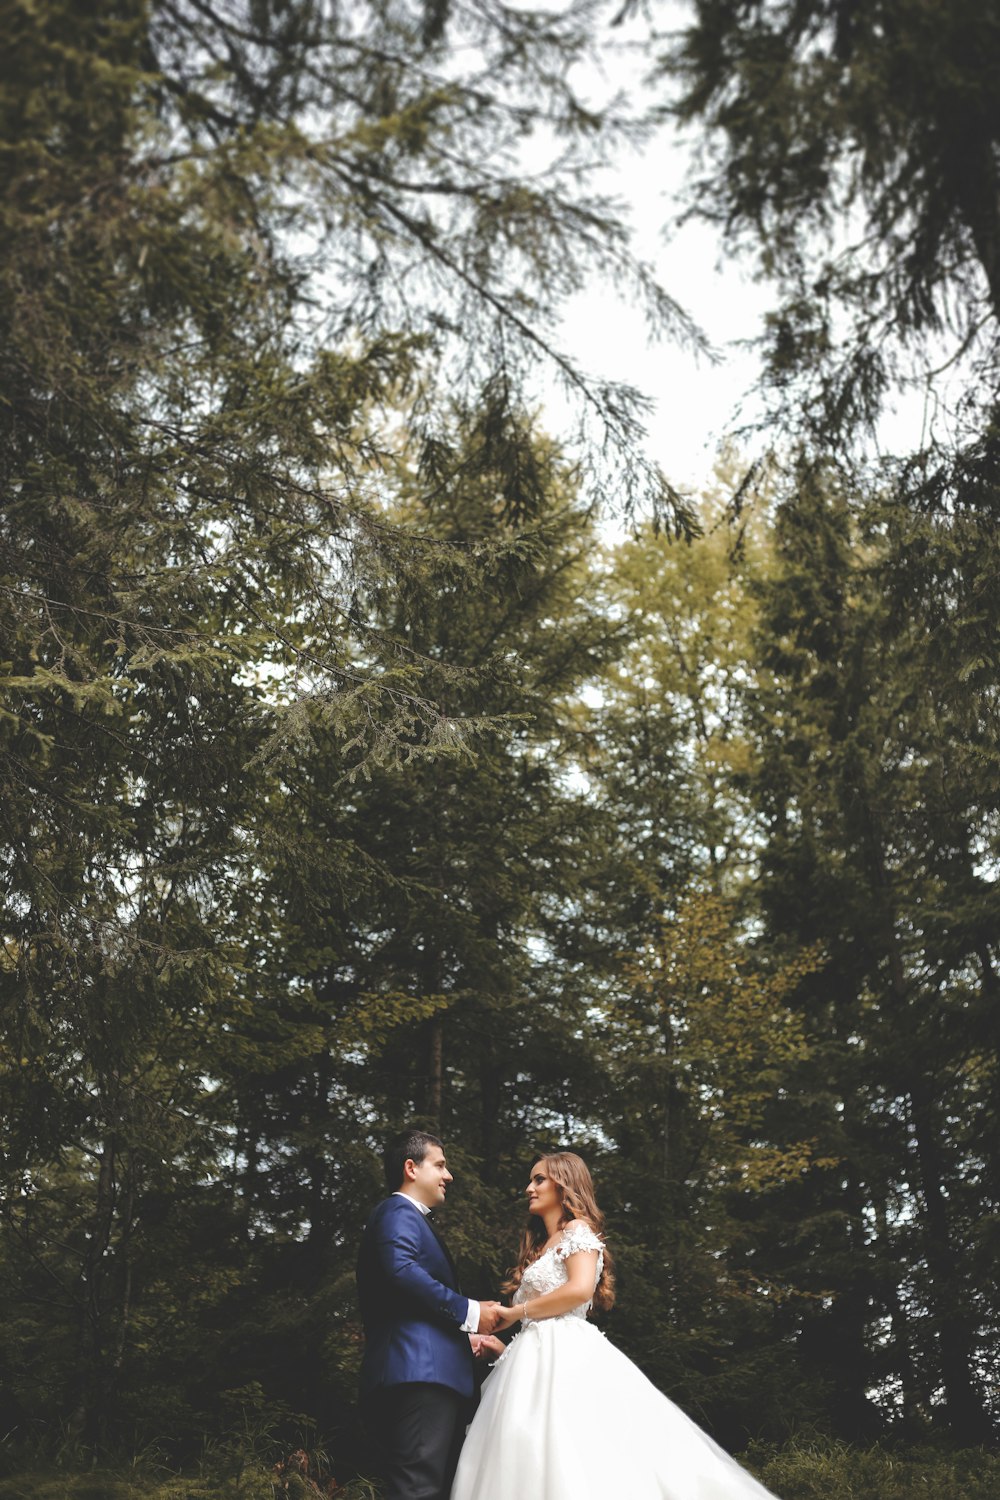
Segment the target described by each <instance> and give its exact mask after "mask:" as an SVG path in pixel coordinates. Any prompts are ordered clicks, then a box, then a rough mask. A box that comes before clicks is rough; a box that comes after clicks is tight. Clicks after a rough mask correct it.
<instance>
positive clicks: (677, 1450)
mask: <svg viewBox="0 0 1000 1500" xmlns="http://www.w3.org/2000/svg"><path fill="white" fill-rule="evenodd" d="M579 1250H597V1251H598V1252H600V1251H601V1241H600V1240H599V1239H598V1238H597V1236H596V1235H595V1234H594V1233H593V1231H592V1230H591V1229H590V1228H589V1226H588V1225H586V1224H583V1223H581V1221H580V1220H578V1219H574V1220H572V1221H571V1223H570V1224H569V1225H567V1227H566V1229H565V1230H564V1231H563V1236H562V1240H561V1241H560V1242H559V1243H558V1244H556V1245H553V1246H552V1247H550V1249H548V1250H546V1251H545V1252H544V1253H543V1254H542V1255H540V1256H539V1257H538V1259H537V1260H536V1261H532V1263H531V1265H529V1266H528V1267H527V1269H526V1270H525V1272H524V1277H523V1280H522V1281H521V1285H520V1286H519V1287H518V1289H517V1292H516V1293H515V1296H514V1301H515V1302H525V1301H528V1300H529V1299H530V1298H532V1297H538V1296H541V1294H542V1293H543V1292H551V1291H554V1290H555V1288H556V1287H558V1286H562V1285H563V1283H564V1282H565V1281H566V1280H567V1279H568V1273H567V1270H566V1261H567V1259H568V1258H569V1256H571V1255H573V1254H574V1253H575V1252H577V1251H579ZM602 1260H603V1257H602V1255H601V1254H600V1253H599V1254H598V1263H597V1276H598V1277H600V1274H601V1266H602ZM595 1286H596V1281H595ZM587 1307H589V1303H588V1304H587V1306H585V1307H577V1308H574V1309H573V1311H572V1312H568V1313H563V1314H562V1315H561V1316H560V1317H557V1318H543V1319H542V1320H541V1321H539V1322H536V1321H535V1320H534V1319H530V1318H526V1319H525V1321H524V1325H523V1329H522V1331H521V1332H520V1333H519V1334H518V1335H517V1337H516V1338H515V1339H514V1340H513V1342H512V1343H511V1344H510V1345H509V1346H508V1348H507V1349H506V1350H505V1351H504V1353H503V1354H502V1355H501V1356H500V1358H499V1359H498V1360H497V1363H496V1365H495V1366H494V1368H493V1369H492V1370H491V1372H490V1374H489V1375H488V1377H487V1379H486V1382H485V1384H484V1386H483V1393H482V1400H481V1402H480V1406H479V1410H478V1411H477V1413H476V1416H475V1420H474V1421H473V1423H472V1425H471V1427H470V1428H469V1432H468V1435H467V1437H466V1439H465V1445H464V1447H463V1448H462V1453H461V1457H460V1459H459V1464H458V1470H457V1473H456V1475H455V1483H454V1485H453V1487H452V1491H451V1500H619V1497H620V1500H773V1497H772V1496H771V1495H770V1491H769V1490H766V1489H765V1488H764V1486H763V1485H762V1484H760V1483H758V1481H757V1480H756V1479H754V1478H753V1476H752V1475H751V1474H748V1473H747V1471H746V1470H745V1469H743V1468H741V1467H740V1465H739V1464H738V1463H737V1462H736V1460H735V1459H733V1458H731V1457H730V1456H729V1454H728V1453H726V1452H725V1451H724V1449H722V1448H720V1447H719V1445H718V1443H715V1442H713V1441H712V1439H711V1438H710V1437H709V1436H708V1435H707V1434H706V1433H704V1432H702V1430H701V1428H700V1427H698V1426H697V1425H696V1424H695V1423H694V1422H692V1421H691V1419H690V1418H689V1417H687V1416H685V1415H684V1413H683V1412H682V1411H681V1409H680V1407H678V1406H675V1405H674V1403H673V1402H672V1401H670V1400H668V1398H667V1397H666V1396H664V1395H663V1393H662V1392H661V1391H658V1390H657V1389H656V1386H654V1385H653V1384H652V1382H651V1381H649V1380H647V1379H646V1377H645V1375H643V1373H642V1371H641V1370H640V1369H639V1367H638V1366H637V1365H634V1364H633V1363H632V1361H631V1360H630V1359H628V1358H627V1357H626V1356H625V1355H624V1354H622V1352H621V1350H620V1349H616V1348H615V1346H614V1345H613V1344H611V1343H609V1342H608V1340H607V1339H606V1338H605V1337H604V1335H603V1334H602V1333H601V1332H600V1331H599V1330H598V1329H597V1328H594V1327H593V1326H592V1325H591V1324H590V1323H588V1322H587Z"/></svg>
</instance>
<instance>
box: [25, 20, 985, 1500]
mask: <svg viewBox="0 0 1000 1500" xmlns="http://www.w3.org/2000/svg"><path fill="white" fill-rule="evenodd" d="M5 20H6V26H5V32H6V34H7V37H8V46H7V48H6V50H5V53H4V57H3V60H2V61H0V135H2V146H3V161H4V168H5V171H4V184H5V185H4V189H3V236H2V242H0V282H2V287H3V296H2V299H0V433H2V442H0V466H2V493H3V505H2V510H0V675H2V697H0V830H2V837H0V920H2V947H0V1015H2V1028H0V1101H2V1104H0V1140H2V1152H0V1158H2V1166H0V1174H2V1175H0V1193H2V1225H3V1234H2V1241H0V1269H2V1275H0V1288H2V1290H0V1388H2V1395H0V1422H2V1424H3V1431H4V1432H7V1433H10V1434H11V1444H12V1446H11V1451H12V1453H13V1455H14V1457H13V1458H12V1460H11V1462H12V1463H30V1462H32V1461H34V1459H36V1458H37V1456H38V1455H39V1454H42V1455H48V1456H49V1457H50V1458H51V1457H52V1456H53V1455H54V1454H56V1453H62V1454H67V1453H69V1454H75V1455H77V1456H80V1455H90V1456H91V1457H92V1456H94V1455H96V1454H106V1453H108V1452H118V1453H124V1452H135V1451H138V1450H140V1449H143V1448H145V1447H148V1446H149V1445H151V1444H155V1445H158V1451H162V1452H163V1453H164V1454H165V1455H166V1456H167V1457H168V1458H169V1460H170V1462H171V1463H174V1462H176V1463H180V1464H184V1463H190V1462H192V1461H193V1460H194V1458H195V1457H196V1455H197V1454H198V1453H199V1451H201V1450H202V1449H203V1447H204V1444H205V1442H206V1440H208V1439H211V1441H214V1442H218V1443H222V1444H223V1445H224V1444H225V1443H227V1442H230V1443H235V1442H236V1441H237V1437H238V1435H239V1433H240V1432H241V1431H242V1433H243V1436H244V1438H245V1437H246V1433H247V1423H248V1421H250V1419H251V1418H252V1419H253V1420H254V1421H256V1422H258V1424H259V1432H261V1433H265V1434H272V1433H273V1434H277V1435H279V1436H280V1439H281V1441H283V1442H286V1443H294V1442H295V1441H297V1440H298V1439H297V1437H296V1435H297V1434H299V1435H301V1434H302V1433H307V1434H312V1436H313V1437H314V1438H315V1437H316V1435H317V1434H319V1436H320V1437H321V1439H322V1441H323V1443H324V1444H325V1445H326V1446H327V1448H328V1450H329V1451H330V1452H332V1453H333V1454H334V1455H335V1456H336V1461H337V1465H338V1468H339V1469H340V1470H341V1472H345V1473H346V1472H349V1471H350V1470H351V1468H352V1467H353V1468H355V1469H356V1468H359V1467H363V1464H364V1460H365V1455H364V1453H363V1451H362V1450H361V1449H360V1448H359V1446H358V1442H357V1437H356V1425H357V1424H356V1420H355V1404H354V1403H355V1394H356V1390H355V1387H356V1376H357V1368H358V1361H359V1349H360V1339H361V1330H360V1323H359V1317H358V1311H357V1306H356V1301H355V1297H354V1287H353V1264H354V1255H355V1251H356V1245H357V1240H358V1237H359V1234H360V1229H361V1225H362V1223H363V1222H364V1217H365V1214H366V1212H367V1211H368V1209H369V1208H370V1206H371V1204H372V1203H373V1202H374V1201H375V1200H376V1199H377V1197H378V1196H379V1193H380V1183H379V1175H378V1161H377V1155H376V1152H377V1149H378V1146H379V1144H380V1142H381V1141H382V1140H383V1138H384V1137H385V1136H386V1135H387V1134H389V1133H390V1132H391V1131H392V1130H394V1129H396V1128H398V1127H399V1126H400V1125H401V1124H403V1123H407V1122H410V1121H418V1122H421V1123H424V1124H425V1125H428V1126H431V1127H433V1128H435V1129H437V1130H439V1131H440V1132H441V1133H442V1135H443V1136H444V1138H445V1140H446V1142H447V1145H448V1151H449V1159H450V1162H451V1164H452V1169H453V1170H454V1171H455V1175H456V1192H455V1197H454V1202H453V1204H452V1205H451V1206H450V1208H449V1213H448V1225H447V1234H448V1239H449V1243H450V1245H451V1247H452V1249H453V1251H454V1253H455V1255H456V1258H457V1260H458V1261H459V1263H460V1268H461V1270H462V1274H463V1279H464V1283H465V1285H466V1286H467V1287H468V1288H470V1289H474V1290H476V1291H478V1292H480V1293H482V1294H483V1295H494V1294H495V1293H496V1289H497V1287H498V1286H499V1283H500V1280H501V1279H502V1277H503V1274H504V1272H505V1270H506V1268H507V1266H508V1265H509V1264H510V1261H511V1259H512V1256H513V1247H514V1243H515V1240H516V1234H517V1231H518V1228H519V1225H520V1222H521V1219H522V1209H521V1206H520V1192H521V1189H522V1188H523V1184H524V1177H525V1174H526V1171H527V1169H528V1167H529V1166H530V1164H531V1163H530V1158H531V1157H532V1155H533V1154H534V1153H535V1152H537V1151H538V1150H539V1149H542V1148H545V1147H549V1146H564V1147H572V1148H573V1149H577V1150H580V1151H581V1152H582V1153H583V1154H584V1155H585V1156H586V1157H587V1158H588V1160H589V1161H590V1163H591V1165H592V1167H593V1169H594V1173H595V1177H596V1179H597V1183H598V1190H599V1195H600V1198H601V1202H602V1206H603V1208H604V1209H605V1211H606V1212H607V1214H608V1220H609V1233H611V1234H612V1235H613V1237H614V1244H615V1251H616V1259H617V1262H618V1267H619V1287H620V1297H619V1304H618V1307H617V1309H616V1310H615V1312H614V1314H613V1315H612V1316H611V1318H610V1319H609V1321H608V1324H607V1328H608V1331H609V1333H611V1335H612V1337H613V1338H614V1339H615V1341H616V1342H617V1343H619V1344H620V1345H621V1347H622V1348H624V1349H625V1350H626V1351H627V1352H628V1353H629V1354H630V1355H631V1356H632V1357H633V1358H635V1359H637V1360H638V1362H639V1363H640V1364H641V1366H642V1368H643V1369H644V1370H645V1371H646V1373H647V1374H648V1375H649V1376H650V1378H651V1379H653V1380H654V1381H655V1382H656V1383H657V1384H658V1385H659V1386H660V1387H661V1389H663V1390H664V1391H666V1392H667V1393H668V1394H669V1395H671V1396H672V1397H673V1398H674V1399H676V1400H678V1401H679V1402H680V1403H681V1404H682V1405H683V1406H685V1407H686V1409H688V1410H690V1411H692V1412H694V1413H696V1414H697V1415H698V1418H699V1420H700V1421H702V1422H704V1423H705V1424H706V1425H708V1426H709V1427H710V1429H711V1430H712V1431H713V1432H714V1433H715V1434H716V1435H717V1436H718V1438H719V1439H720V1441H722V1442H724V1443H726V1444H727V1445H729V1446H731V1447H733V1448H744V1447H745V1446H746V1444H747V1443H748V1442H749V1441H750V1440H757V1441H758V1442H761V1443H768V1444H772V1445H780V1444H782V1443H783V1442H785V1441H786V1440H788V1439H789V1438H790V1437H792V1436H793V1435H795V1434H797V1433H802V1432H804V1431H805V1432H810V1433H818V1434H820V1435H821V1436H822V1437H823V1438H824V1439H825V1440H828V1441H830V1442H831V1443H836V1442H843V1443H846V1444H854V1445H862V1446H863V1445H868V1444H871V1443H874V1442H877V1441H881V1442H888V1443H899V1444H909V1445H919V1444H928V1443H932V1442H935V1443H942V1444H951V1445H958V1446H965V1447H969V1448H973V1447H977V1446H979V1445H988V1444H991V1443H993V1442H994V1441H995V1438H996V1434H997V1421H998V1415H1000V1413H998V1408H997V1392H996V1386H995V1380H994V1379H993V1373H992V1372H993V1371H994V1370H995V1368H996V1364H997V1359H998V1355H1000V1286H998V1281H997V1269H996V1268H997V1265H998V1263H1000V1254H998V1252H1000V1230H998V1226H1000V1178H998V1165H997V1154H996V1151H995V1150H994V1149H992V1148H991V1143H992V1142H995V1140H996V1139H997V1135H998V1131H1000V1120H998V1116H997V1109H998V1099H1000V1088H998V1082H1000V1079H998V1048H1000V1027H998V1001H1000V977H998V972H997V962H998V944H1000V902H998V887H997V861H998V852H1000V851H998V836H1000V820H998V792H1000V778H998V767H1000V722H998V701H997V683H998V673H997V665H998V663H997V642H998V640H1000V582H998V580H1000V538H998V529H997V516H998V502H1000V494H998V485H997V400H996V396H997V391H996V358H995V355H996V337H997V313H998V307H1000V304H998V301H997V295H996V289H997V286H998V285H1000V270H998V265H997V260H996V257H997V254H998V253H1000V252H998V249H997V246H998V245H1000V238H998V234H997V226H998V224H1000V218H998V215H1000V196H998V189H997V180H998V179H997V169H998V159H997V158H998V131H1000V126H998V116H997V108H998V106H997V102H996V101H997V99H998V98H1000V93H998V91H997V89H996V88H995V87H994V86H993V85H994V82H995V79H996V75H997V73H998V71H1000V18H998V16H997V14H996V6H994V5H992V4H991V5H986V6H983V5H973V4H972V3H971V0H969V3H968V4H960V5H950V6H944V5H941V4H937V3H933V0H885V3H879V4H876V5H874V6H866V7H858V6H856V5H850V4H842V3H837V4H835V5H834V4H828V3H825V0H824V3H820V0H817V3H813V4H804V5H798V6H793V7H790V6H786V5H777V4H773V3H770V0H759V3H739V4H736V3H729V0H698V3H694V0H691V3H685V4H683V5H678V6H664V7H662V13H661V11H660V10H659V9H658V7H657V6H656V5H653V6H651V7H650V9H649V12H648V13H645V12H643V13H642V14H639V13H631V14H630V7H628V6H626V8H625V11H624V12H623V11H622V10H621V8H620V7H619V8H617V11H616V8H615V7H610V8H606V7H603V6H601V5H598V4H594V3H589V0H588V3H579V4H576V3H571V4H568V5H566V6H564V7H561V8H559V9H555V10H553V11H542V10H534V9H527V8H525V9H517V8H514V9H511V8H507V7H505V6H503V5H499V4H494V3H493V0H484V3H476V4H471V3H470V4H458V3H456V4H451V5H449V4H447V3H445V4H437V3H427V4H418V3H415V0H390V3H384V4H383V3H369V0H356V3H354V4H351V5H344V6H340V5H330V4H318V3H316V0H296V3H278V0H254V3H249V4H245V3H242V0H232V3H226V4H223V5H213V4H208V3H205V0H170V3H166V0H148V3H138V0H127V3H117V4H114V5H112V4H110V3H106V0H91V3H89V4H87V5H83V6H81V5H78V4H69V3H67V0H39V3H33V4H30V5H29V4H27V3H26V0H11V3H9V4H8V5H7V7H6V9H5ZM623 27H624V28H625V31H624V32H623V30H622V28H623ZM668 28H669V29H668ZM625 32H627V40H628V45H629V46H631V47H632V48H633V49H634V48H635V47H636V45H637V42H636V38H637V37H639V39H640V41H639V43H638V45H641V47H642V49H643V52H644V56H646V57H647V58H648V92H647V94H646V95H644V97H643V99H642V100H641V101H637V100H629V101H625V102H621V101H614V102H612V103H611V104H608V105H606V106H603V105H602V106H595V104H594V103H593V100H592V99H591V98H590V97H589V96H588V94H587V93H586V92H584V91H582V90H580V91H578V90H577V87H576V81H577V79H578V78H579V77H581V76H585V74H586V69H582V70H581V68H580V67H578V64H580V65H582V64H584V63H585V62H586V61H587V59H589V58H592V57H593V56H594V54H595V52H598V53H599V52H601V51H602V50H605V51H606V50H607V49H610V48H613V47H614V46H616V45H619V38H621V37H623V36H624V35H625ZM621 44H622V45H624V42H622V43H621ZM664 119H666V120H671V121H674V120H676V121H679V122H680V123H681V124H682V125H683V127H684V132H685V134H684V139H685V140H687V139H690V138H692V133H693V134H694V137H695V138H697V139H698V140H699V141H700V143H701V160H700V165H699V166H698V168H697V172H696V174H695V176H694V177H693V179H692V193H693V197H692V209H693V210H694V211H697V212H699V213H701V214H703V215H705V216H707V217H708V218H710V219H713V220H714V221H716V222H718V223H719V224H720V225H721V226H722V230H723V231H724V235H725V240H724V243H725V245H726V247H727V250H728V251H729V253H732V254H733V255H734V256H743V257H745V258H746V261H747V264H748V265H750V264H752V265H753V266H754V267H755V268H756V270H757V271H758V272H759V273H760V274H761V275H762V276H764V277H765V278H767V279H768V285H769V286H770V287H771V288H772V289H773V292H774V308H773V312H772V314H771V316H770V317H769V319H768V321H767V327H766V330H765V335H764V339H763V343H762V347H761V351H760V353H761V380H762V383H763V386H764V389H765V391H766V393H767V394H768V397H769V402H768V406H767V413H766V418H765V421H764V424H763V426H762V428H761V430H760V431H758V432H757V433H756V434H754V435H750V434H746V433H745V434H743V437H742V439H741V443H740V444H739V445H737V444H735V443H734V444H732V445H730V446H728V447H727V448H726V449H725V450H724V451H723V452H722V453H721V454H720V455H719V459H718V463H717V466H716V468H715V471H714V473H713V474H711V475H708V476H706V481H705V485H704V491H703V493H701V494H700V495H697V496H688V495H681V494H680V493H678V491H677V490H676V488H674V487H673V486H672V485H671V484H670V482H669V479H668V478H667V477H666V476H664V475H663V474H661V473H660V472H659V471H658V469H657V468H656V466H655V465H654V464H652V463H651V462H650V460H649V459H648V458H647V457H646V456H645V452H644V448H643V441H642V439H643V424H644V421H645V420H646V414H647V411H648V397H649V396H650V395H651V394H652V393H640V392H638V391H635V390H633V389H631V388H629V387H628V386H623V385H620V384H618V385H616V384H614V383H612V382H610V381H608V380H607V379H606V378H605V377H604V376H603V375H602V374H601V372H596V373H593V372H588V371H585V370H583V369H581V368H579V367H578V366H577V364H576V363H575V362H574V360H573V359H572V358H571V357H570V356H569V355H568V354H567V353H566V352H565V350H564V348H563V346H562V339H561V327H560V316H561V309H562V308H563V307H564V305H565V304H566V302H567V300H568V299H569V298H570V297H571V296H572V295H573V294H574V293H575V292H577V291H578V290H579V289H580V288H581V286H583V285H584V284H585V283H586V281H587V278H589V277H595V276H596V277H604V278H610V279H611V280H612V281H613V282H615V283H616V284H617V285H619V286H621V287H623V288H624V289H626V290H627V291H628V293H629V294H630V295H633V296H635V297H637V298H639V299H640V300H641V302H642V305H643V306H644V308H645V309H646V311H647V314H648V317H649V320H650V325H651V328H653V329H655V330H657V331H658V332H659V333H661V334H666V335H667V336H669V337H672V338H677V339H680V340H682V341H686V342H687V343H688V344H689V345H690V347H691V348H692V349H697V348H699V347H701V345H702V342H703V341H702V339H701V336H700V334H699V333H698V330H697V329H696V328H695V327H694V325H693V324H692V322H691V320H690V319H689V318H688V316H687V315H686V313H685V312H684V310H683V305H682V304H683V302H684V297H683V289H680V292H679V295H677V296H676V297H675V296H674V295H673V292H675V291H677V290H678V289H668V290H664V289H662V288H661V287H659V286H658V285H657V284H656V281H655V278H654V277H653V276H652V274H651V272H650V271H649V269H648V268H647V267H645V266H644V265H643V264H642V263H640V262H639V261H638V260H637V259H636V258H635V257H634V255H633V253H632V251H631V249H630V243H629V236H628V232H627V228H626V226H625V224H624V223H623V221H622V219H621V217H620V216H619V210H618V207H617V206H616V204H615V203H614V202H613V201H611V200H610V199H609V197H608V196H607V195H606V194H605V193H603V192H601V191H598V189H597V188H596V187H595V186H594V184H595V183H596V182H598V181H604V180H606V176H605V177H600V175H599V173H600V171H604V170H605V169H606V168H607V166H608V164H613V163H614V161H615V159H616V156H615V153H616V152H621V151H624V150H626V149H627V148H628V146H629V143H630V141H632V140H634V139H639V138H641V137H643V135H644V134H647V133H648V132H649V131H650V130H651V129H652V128H653V123H654V122H655V121H656V120H664ZM533 151H535V152H541V153H542V154H543V156H544V167H543V168H542V169H539V170H534V169H533V168H532V166H531V163H532V162H533V161H535V162H537V161H538V160H539V159H540V158H539V157H538V156H535V157H533V156H532V154H531V153H532V152H533ZM847 231H850V232H851V233H850V236H849V237H848V238H847V239H845V233H846V232H847ZM935 370H937V371H938V375H937V376H935V375H934V374H933V372H934V371H935ZM540 379H544V380H546V381H549V382H553V383H557V384H558V385H559V386H560V388H561V389H562V390H563V391H564V392H565V393H566V394H567V395H568V396H569V398H570V400H571V404H572V410H573V411H574V413H575V428H574V430H573V431H572V432H568V433H565V434H562V435H560V436H558V437H557V436H555V435H554V434H553V433H552V432H551V431H548V430H547V429H546V425H545V422H544V421H543V420H542V417H541V416H540V414H539V412H538V411H537V409H536V408H537V390H538V382H539V380H540ZM921 382H923V383H924V385H925V386H926V388H927V390H928V391H929V392H930V395H929V398H928V399H929V400H932V401H933V402H934V403H935V410H936V412H937V414H938V415H937V418H936V420H935V421H934V422H933V423H931V424H929V425H928V426H927V427H926V428H925V432H924V435H923V440H922V442H921V444H920V446H919V448H915V449H914V450H913V451H907V452H900V453H892V454H889V455H887V454H885V453H883V452H881V451H880V449H879V448H878V447H877V445H876V444H874V442H873V440H872V433H873V432H877V430H878V419H879V415H880V413H881V412H882V411H883V409H884V408H885V407H886V405H888V404H891V401H892V399H893V397H894V394H895V393H898V392H899V391H901V390H903V389H904V388H906V386H907V385H913V384H914V383H916V384H918V385H919V384H920V383H921ZM609 515H614V516H618V517H619V518H620V517H622V516H624V517H626V518H627V520H628V524H627V526H618V528H617V530H616V531H614V532H613V533H611V532H609V529H608V527H607V526H606V525H605V524H603V523H604V522H605V521H606V520H607V518H608V516H609ZM248 1413H249V1414H250V1417H248ZM241 1424H242V1425H241ZM234 1434H236V1436H234ZM240 1440H241V1441H242V1439H240ZM248 1441H249V1440H248ZM275 1441H278V1437H277V1436H276V1437H275ZM81 1461H83V1460H82V1458H81ZM789 1472H790V1471H789ZM810 1493H811V1492H810ZM970 1493H971V1491H970Z"/></svg>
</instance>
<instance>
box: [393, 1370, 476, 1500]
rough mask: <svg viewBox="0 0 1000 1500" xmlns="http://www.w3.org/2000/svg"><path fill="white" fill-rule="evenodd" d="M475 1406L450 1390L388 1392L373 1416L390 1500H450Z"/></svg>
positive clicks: (416, 1387) (412, 1387)
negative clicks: (459, 1455)
mask: <svg viewBox="0 0 1000 1500" xmlns="http://www.w3.org/2000/svg"><path fill="white" fill-rule="evenodd" d="M469 1414H470V1403H469V1401H468V1400H466V1398H465V1397H463V1396H460V1395H459V1394H458V1392H457V1391H451V1390H449V1389H448V1388H447V1386H443V1385H429V1384H422V1383H418V1382H413V1383H411V1384H408V1385H390V1386H385V1387H384V1388H383V1389H382V1390H381V1391H378V1392H376V1393H375V1395H374V1396H373V1397H372V1404H371V1408H370V1416H371V1419H372V1423H373V1426H374V1428H375V1433H376V1439H377V1442H378V1450H379V1469H380V1471H381V1474H382V1478H383V1479H384V1481H385V1500H448V1495H449V1492H450V1490H451V1481H452V1479H453V1478H454V1475H455V1467H456V1465H457V1463H458V1454H459V1450H460V1449H461V1446H462V1440H463V1439H464V1437H465V1424H466V1423H467V1422H468V1420H469Z"/></svg>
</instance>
